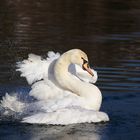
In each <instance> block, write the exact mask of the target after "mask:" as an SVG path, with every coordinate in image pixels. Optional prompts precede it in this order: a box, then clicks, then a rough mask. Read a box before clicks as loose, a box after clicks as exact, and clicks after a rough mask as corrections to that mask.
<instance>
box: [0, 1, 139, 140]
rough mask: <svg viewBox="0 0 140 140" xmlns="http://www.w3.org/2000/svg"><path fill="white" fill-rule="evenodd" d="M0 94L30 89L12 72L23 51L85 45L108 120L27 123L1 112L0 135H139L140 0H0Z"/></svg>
mask: <svg viewBox="0 0 140 140" xmlns="http://www.w3.org/2000/svg"><path fill="white" fill-rule="evenodd" d="M0 21H1V22H0V99H2V96H4V95H5V93H6V92H8V93H11V92H23V94H24V93H26V92H28V91H29V90H30V87H29V86H28V85H27V83H26V81H25V79H24V78H20V76H19V73H17V72H15V67H16V62H17V61H19V60H22V59H24V58H27V55H28V53H35V54H38V55H41V56H46V53H47V51H48V50H53V51H55V52H57V51H58V52H60V53H63V52H65V51H67V50H69V49H72V48H80V49H82V50H83V51H85V52H86V53H87V54H88V56H89V60H90V65H91V67H92V68H94V69H95V70H97V71H98V76H99V79H98V81H97V83H96V85H97V86H98V87H99V88H100V89H101V91H102V95H103V103H102V108H101V110H102V111H104V112H106V113H107V114H108V115H109V117H110V121H109V122H107V123H99V124H93V123H92V124H88V123H85V124H75V125H68V126H52V125H48V126H47V125H28V124H22V123H20V122H17V121H15V120H8V119H3V118H2V116H1V115H0V139H1V140H9V139H11V140H12V139H13V140H19V139H20V140H25V139H31V140H39V139H42V140H45V139H47V140H49V139H50V140H53V139H57V140H58V139H63V140H139V139H140V2H138V1H136V0H133V1H121V0H118V1H114V2H113V1H111V0H108V1H105V0H94V1H93V0H86V1H83V0H77V1H73V0H65V1H62V0H60V1H58V0H53V1H51V0H48V1H45V0H44V1H43V0H36V1H34V0H8V1H4V2H1V4H0Z"/></svg>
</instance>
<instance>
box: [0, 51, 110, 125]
mask: <svg viewBox="0 0 140 140" xmlns="http://www.w3.org/2000/svg"><path fill="white" fill-rule="evenodd" d="M17 71H20V72H21V76H23V77H26V79H27V81H28V83H29V84H32V90H31V91H30V93H29V95H30V96H33V97H34V98H36V99H37V101H36V102H33V103H28V104H27V103H26V104H25V103H23V102H21V101H16V104H17V102H18V104H20V105H22V106H21V107H18V109H17V108H16V105H15V104H14V107H13V102H12V103H11V99H12V98H13V97H10V95H8V94H7V95H6V96H5V97H4V98H3V100H2V101H1V104H2V106H3V107H7V108H9V109H11V110H15V111H16V112H22V113H23V114H24V115H25V116H26V117H24V118H23V120H22V122H27V123H46V124H72V123H82V122H100V121H108V120H109V118H108V115H107V114H106V113H103V112H99V109H100V106H101V102H102V95H101V92H100V90H99V89H98V88H97V87H96V86H95V85H93V84H90V83H94V82H96V80H97V73H96V72H95V71H94V70H92V69H91V68H90V67H89V65H88V57H87V55H86V54H85V53H84V52H83V51H81V50H79V49H72V50H70V51H67V52H65V53H64V54H62V55H61V56H60V55H59V54H58V53H57V54H54V53H53V52H49V53H48V58H47V59H41V57H40V56H36V55H33V54H30V55H29V58H28V59H27V60H24V61H22V62H19V63H18V69H17ZM89 82H90V83H89ZM12 100H13V99H12ZM7 102H8V103H7ZM9 102H10V103H9ZM14 102H15V100H14ZM14 108H15V109H14Z"/></svg>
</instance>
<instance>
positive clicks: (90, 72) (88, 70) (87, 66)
mask: <svg viewBox="0 0 140 140" xmlns="http://www.w3.org/2000/svg"><path fill="white" fill-rule="evenodd" d="M82 67H83V69H84V70H86V71H87V72H88V73H89V74H90V75H91V76H94V74H93V72H92V71H91V69H90V67H89V64H88V63H84V64H83V66H82Z"/></svg>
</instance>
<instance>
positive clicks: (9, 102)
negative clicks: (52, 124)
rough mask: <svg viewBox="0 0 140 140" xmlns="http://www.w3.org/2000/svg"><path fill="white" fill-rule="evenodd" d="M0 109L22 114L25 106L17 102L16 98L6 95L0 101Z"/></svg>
mask: <svg viewBox="0 0 140 140" xmlns="http://www.w3.org/2000/svg"><path fill="white" fill-rule="evenodd" d="M0 106H1V107H3V108H4V109H8V110H10V111H14V112H22V110H23V109H24V107H25V104H24V103H22V102H21V101H19V100H18V98H17V96H16V95H14V96H10V95H9V94H8V93H6V95H5V96H4V97H3V98H2V100H1V104H0Z"/></svg>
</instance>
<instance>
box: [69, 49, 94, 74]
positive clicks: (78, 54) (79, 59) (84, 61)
mask: <svg viewBox="0 0 140 140" xmlns="http://www.w3.org/2000/svg"><path fill="white" fill-rule="evenodd" d="M69 52H70V53H71V60H70V61H71V63H73V64H77V65H79V66H80V67H81V68H82V69H83V70H86V71H87V72H88V73H89V74H90V75H92V76H94V74H93V72H92V71H91V69H90V66H89V63H88V57H87V55H86V53H84V52H83V51H81V50H80V49H73V50H70V51H69Z"/></svg>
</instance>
